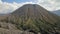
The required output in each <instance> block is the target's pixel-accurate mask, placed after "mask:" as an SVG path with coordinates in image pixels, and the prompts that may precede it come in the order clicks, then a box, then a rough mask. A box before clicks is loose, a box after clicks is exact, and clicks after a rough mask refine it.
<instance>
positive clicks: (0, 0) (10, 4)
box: [0, 0, 60, 14]
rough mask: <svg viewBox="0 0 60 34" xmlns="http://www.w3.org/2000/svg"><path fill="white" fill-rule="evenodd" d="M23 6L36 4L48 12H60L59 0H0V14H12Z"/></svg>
mask: <svg viewBox="0 0 60 34" xmlns="http://www.w3.org/2000/svg"><path fill="white" fill-rule="evenodd" d="M24 4H38V5H40V6H42V7H44V8H45V9H47V10H48V11H55V10H60V0H0V14H1V13H3V14H6V13H10V12H13V11H14V10H16V9H18V8H19V7H21V6H23V5H24Z"/></svg>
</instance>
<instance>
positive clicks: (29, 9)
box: [7, 4, 60, 34]
mask: <svg viewBox="0 0 60 34" xmlns="http://www.w3.org/2000/svg"><path fill="white" fill-rule="evenodd" d="M7 19H8V20H7V21H8V22H11V23H13V24H16V25H17V28H18V29H20V30H25V31H26V30H27V31H29V32H34V33H38V32H40V33H41V34H55V33H58V32H59V31H60V18H59V16H57V15H55V14H53V13H51V12H49V11H47V10H46V9H44V8H43V7H41V6H40V5H37V4H26V5H23V6H22V7H20V8H19V9H17V10H15V11H14V12H13V13H11V16H9V17H8V18H7Z"/></svg>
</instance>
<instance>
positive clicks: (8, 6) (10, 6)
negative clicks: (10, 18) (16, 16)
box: [0, 0, 33, 14]
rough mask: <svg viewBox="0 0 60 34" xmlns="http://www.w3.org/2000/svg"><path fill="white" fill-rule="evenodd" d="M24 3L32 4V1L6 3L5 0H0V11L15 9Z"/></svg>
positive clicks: (6, 11)
mask: <svg viewBox="0 0 60 34" xmlns="http://www.w3.org/2000/svg"><path fill="white" fill-rule="evenodd" d="M24 4H33V3H32V2H25V3H16V2H13V3H7V2H2V1H1V0H0V13H4V14H6V13H10V12H12V11H14V10H16V9H17V8H19V7H21V6H22V5H24Z"/></svg>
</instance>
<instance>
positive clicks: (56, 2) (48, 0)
mask: <svg viewBox="0 0 60 34" xmlns="http://www.w3.org/2000/svg"><path fill="white" fill-rule="evenodd" d="M37 3H38V4H40V5H41V6H43V7H44V8H46V9H47V10H49V11H53V10H58V9H60V0H38V2H37Z"/></svg>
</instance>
